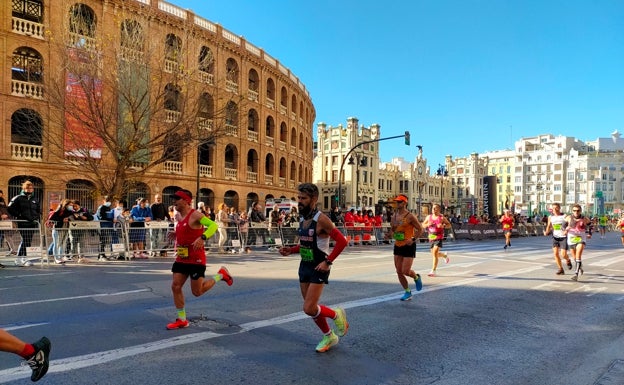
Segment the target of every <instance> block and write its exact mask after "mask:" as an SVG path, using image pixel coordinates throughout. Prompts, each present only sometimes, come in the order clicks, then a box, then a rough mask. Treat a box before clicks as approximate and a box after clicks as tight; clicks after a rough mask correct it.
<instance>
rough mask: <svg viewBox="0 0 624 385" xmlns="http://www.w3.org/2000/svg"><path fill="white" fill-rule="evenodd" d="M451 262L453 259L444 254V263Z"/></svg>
mask: <svg viewBox="0 0 624 385" xmlns="http://www.w3.org/2000/svg"><path fill="white" fill-rule="evenodd" d="M449 262H451V259H450V258H449V256H448V253H444V263H449Z"/></svg>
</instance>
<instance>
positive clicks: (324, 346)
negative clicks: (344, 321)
mask: <svg viewBox="0 0 624 385" xmlns="http://www.w3.org/2000/svg"><path fill="white" fill-rule="evenodd" d="M339 340H340V338H338V336H337V335H336V334H335V333H334V332H329V334H326V335H324V336H323V339H322V340H321V342H319V343H318V345H316V351H317V352H319V353H324V352H326V351H328V350H329V348H331V347H332V346H334V345H336V344H337V343H338V341H339Z"/></svg>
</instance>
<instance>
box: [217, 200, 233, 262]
mask: <svg viewBox="0 0 624 385" xmlns="http://www.w3.org/2000/svg"><path fill="white" fill-rule="evenodd" d="M217 208H218V209H219V211H217V216H216V220H215V222H216V223H217V226H219V229H218V232H219V252H220V253H225V249H224V246H225V242H226V241H227V227H228V224H229V223H230V220H229V219H228V211H227V208H228V207H227V205H226V204H225V203H220V204H219V206H217Z"/></svg>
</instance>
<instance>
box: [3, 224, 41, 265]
mask: <svg viewBox="0 0 624 385" xmlns="http://www.w3.org/2000/svg"><path fill="white" fill-rule="evenodd" d="M27 223H28V222H26V221H18V220H4V221H0V252H2V253H3V254H4V255H5V256H7V257H14V258H15V259H16V264H18V262H20V263H21V262H22V260H23V261H28V262H30V263H32V262H34V261H38V260H41V261H42V263H43V260H44V258H42V257H44V253H43V250H44V248H43V246H44V236H43V232H42V231H41V224H39V223H37V224H36V226H37V227H24V226H26V225H27ZM18 260H19V261H18Z"/></svg>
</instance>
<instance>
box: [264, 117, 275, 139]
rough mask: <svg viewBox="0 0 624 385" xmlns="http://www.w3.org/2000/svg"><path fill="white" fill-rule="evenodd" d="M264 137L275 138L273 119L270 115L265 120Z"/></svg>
mask: <svg viewBox="0 0 624 385" xmlns="http://www.w3.org/2000/svg"><path fill="white" fill-rule="evenodd" d="M265 135H266V136H267V138H274V137H275V121H274V120H273V117H272V116H271V115H269V116H267V118H266V132H265Z"/></svg>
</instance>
